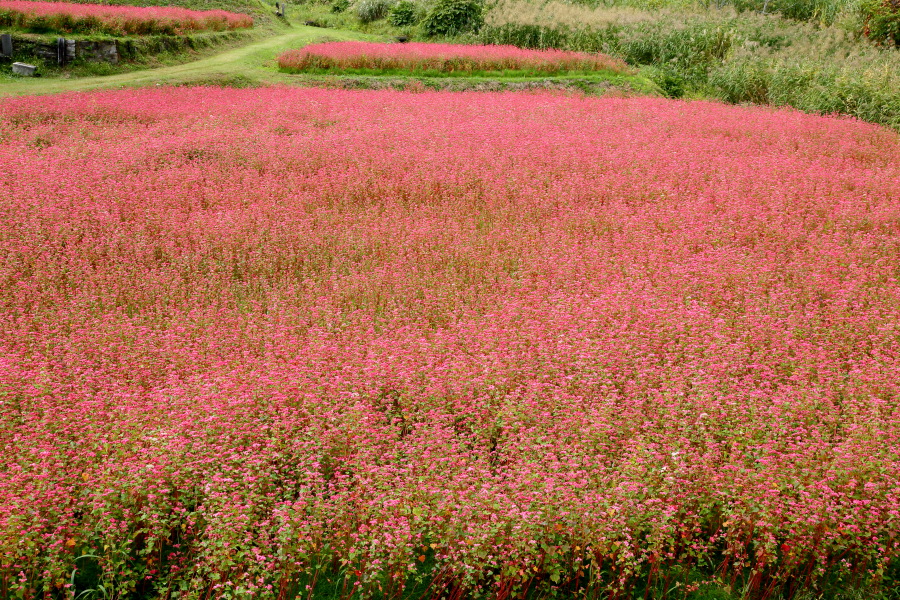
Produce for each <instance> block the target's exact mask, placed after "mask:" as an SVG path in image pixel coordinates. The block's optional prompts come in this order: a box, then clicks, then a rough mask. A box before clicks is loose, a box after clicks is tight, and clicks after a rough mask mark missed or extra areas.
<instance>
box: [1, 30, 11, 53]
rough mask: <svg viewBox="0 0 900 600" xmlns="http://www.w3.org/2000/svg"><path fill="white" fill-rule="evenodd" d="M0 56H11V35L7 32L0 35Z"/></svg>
mask: <svg viewBox="0 0 900 600" xmlns="http://www.w3.org/2000/svg"><path fill="white" fill-rule="evenodd" d="M0 56H12V36H11V35H9V34H8V33H4V34H2V35H0Z"/></svg>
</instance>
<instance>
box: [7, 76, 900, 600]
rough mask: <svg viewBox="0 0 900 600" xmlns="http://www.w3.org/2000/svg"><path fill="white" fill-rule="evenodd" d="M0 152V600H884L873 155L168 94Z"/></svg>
mask: <svg viewBox="0 0 900 600" xmlns="http://www.w3.org/2000/svg"><path fill="white" fill-rule="evenodd" d="M0 133H2V134H3V139H4V141H5V143H4V144H3V145H2V146H0V158H2V160H0V170H2V176H0V181H2V182H3V185H4V186H5V189H4V193H3V194H0V256H2V257H3V260H2V261H0V308H2V314H3V318H2V319H0V403H2V409H0V449H2V452H0V474H2V476H0V595H3V596H4V600H6V598H14V599H21V600H37V599H38V598H60V599H66V598H68V599H71V598H75V597H77V598H79V600H101V599H103V598H106V599H115V600H135V599H138V598H161V599H166V600H169V599H173V598H179V599H183V600H206V599H216V600H226V599H234V600H249V599H250V598H258V599H260V600H285V599H291V600H293V599H301V598H310V597H312V598H313V599H315V598H347V599H349V598H351V597H352V598H356V599H358V600H359V599H362V598H377V599H381V600H385V599H388V598H398V597H400V596H401V595H404V594H405V595H407V596H409V597H412V598H422V597H426V598H427V597H433V598H441V597H443V598H451V599H452V598H457V599H460V600H461V599H463V598H466V599H470V598H479V597H480V598H489V599H496V600H509V599H512V598H521V597H524V596H525V594H526V593H527V592H528V591H530V592H531V594H532V595H531V596H530V597H532V598H541V597H554V596H555V597H558V598H592V599H593V598H597V599H601V598H602V599H606V600H610V599H614V598H618V599H620V600H625V599H631V598H648V599H652V600H660V599H661V598H663V597H665V598H668V599H669V600H674V599H682V600H683V599H684V598H696V599H698V600H699V599H701V598H706V599H707V600H710V599H712V598H718V599H719V600H723V599H725V598H731V597H734V598H741V597H743V598H759V599H764V598H768V599H771V600H774V599H776V598H778V597H779V596H780V597H781V598H790V597H798V598H803V597H805V598H822V597H823V596H822V594H826V593H829V594H830V593H832V592H835V591H836V590H843V591H845V592H849V591H851V590H859V591H860V595H859V596H857V597H858V598H867V599H873V598H878V597H881V598H891V595H890V594H891V593H892V592H896V590H897V589H898V579H897V577H898V569H900V564H898V563H900V560H898V558H900V557H898V554H900V547H898V540H897V538H896V534H897V531H898V527H900V513H898V504H900V404H898V402H897V398H898V394H900V386H898V380H897V372H898V371H900V352H898V323H900V286H898V273H900V221H898V211H897V187H896V183H897V181H898V179H900V145H898V142H897V135H896V134H894V133H893V132H890V131H886V130H884V129H882V128H879V127H876V126H873V125H869V124H865V123H859V122H855V121H851V120H847V119H825V118H820V117H816V116H811V115H805V114H802V113H799V112H796V111H774V110H767V109H760V108H756V107H752V108H746V107H732V106H727V105H724V104H721V103H708V102H693V103H682V102H672V101H669V100H665V99H660V98H656V99H652V98H633V99H617V98H591V97H581V96H575V95H548V94H490V93H458V94H445V93H421V94H410V93H398V92H349V91H338V90H310V89H298V88H265V89H254V90H229V89H221V88H218V89H216V88H206V89H198V88H193V89H178V88H168V89H145V90H137V91H135V90H131V91H121V92H107V93H97V94H82V95H72V94H69V95H65V96H55V97H47V98H33V97H29V98H24V99H20V100H14V101H5V102H4V103H3V104H2V106H0ZM306 586H310V588H315V590H316V591H315V595H311V592H310V591H309V589H308V588H307V587H306ZM711 590H715V592H716V595H704V594H706V593H707V592H709V593H710V594H712V593H713V592H712V591H711ZM667 592H668V595H667V596H666V594H667ZM695 592H696V594H695V595H693V596H692V595H691V594H692V593H695ZM800 592H803V593H805V594H808V595H806V596H799V595H798V594H799V593H800ZM81 594H84V595H81ZM825 597H830V598H837V597H841V596H837V595H835V594H833V595H831V596H825ZM843 597H845V598H846V597H847V596H843ZM893 598H896V595H894V596H893Z"/></svg>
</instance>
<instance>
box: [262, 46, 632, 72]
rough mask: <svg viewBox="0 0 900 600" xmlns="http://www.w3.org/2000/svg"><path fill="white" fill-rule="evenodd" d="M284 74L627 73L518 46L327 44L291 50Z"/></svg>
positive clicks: (579, 56)
mask: <svg viewBox="0 0 900 600" xmlns="http://www.w3.org/2000/svg"><path fill="white" fill-rule="evenodd" d="M278 65H279V67H281V68H282V69H285V70H289V71H298V72H310V71H313V72H319V71H324V72H339V73H346V72H348V71H354V72H356V71H363V72H368V73H375V74H378V73H384V72H401V73H412V74H416V73H436V74H442V75H453V74H463V75H466V74H473V73H485V72H488V73H500V74H504V73H506V74H516V73H519V74H525V75H560V74H568V73H594V72H598V71H600V72H609V73H628V72H630V69H629V68H628V66H627V65H626V64H625V63H624V62H622V61H621V60H617V59H613V58H610V57H608V56H604V55H602V54H595V53H592V54H587V53H583V52H565V51H562V50H524V49H522V48H517V47H516V46H498V45H491V46H475V45H459V44H421V43H407V44H383V43H382V44H379V43H372V42H327V43H322V44H311V45H308V46H305V47H303V48H299V49H295V50H289V51H287V52H285V53H283V54H281V55H280V56H279V57H278Z"/></svg>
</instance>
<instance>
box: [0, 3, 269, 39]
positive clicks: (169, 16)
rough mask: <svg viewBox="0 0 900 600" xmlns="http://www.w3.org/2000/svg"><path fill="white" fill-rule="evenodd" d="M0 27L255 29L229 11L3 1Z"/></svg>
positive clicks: (124, 31)
mask: <svg viewBox="0 0 900 600" xmlns="http://www.w3.org/2000/svg"><path fill="white" fill-rule="evenodd" d="M0 26H4V27H16V28H19V29H24V30H27V31H35V32H47V31H52V32H60V33H103V34H109V35H154V34H185V33H188V32H193V31H224V30H228V29H239V28H244V27H252V26H253V19H252V18H251V17H249V16H248V15H244V14H238V13H233V12H228V11H225V10H209V11H197V10H189V9H185V8H180V7H173V6H151V7H135V6H104V5H101V4H77V3H71V2H34V1H31V0H0Z"/></svg>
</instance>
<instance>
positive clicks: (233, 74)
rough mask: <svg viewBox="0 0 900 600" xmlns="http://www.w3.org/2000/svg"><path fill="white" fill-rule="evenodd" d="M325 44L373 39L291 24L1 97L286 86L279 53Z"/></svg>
mask: <svg viewBox="0 0 900 600" xmlns="http://www.w3.org/2000/svg"><path fill="white" fill-rule="evenodd" d="M325 39H329V40H364V39H376V38H375V36H370V35H365V34H362V33H357V32H352V31H341V30H336V29H320V28H317V27H306V26H303V25H295V26H294V27H292V28H291V30H290V31H289V32H286V33H281V34H277V35H274V36H272V37H268V38H265V39H262V40H259V41H255V42H251V43H250V44H247V45H245V46H241V47H238V48H232V49H230V50H226V51H225V52H222V53H220V54H215V55H213V56H209V57H207V58H202V59H200V60H195V61H192V62H188V63H184V64H180V65H174V66H168V67H160V68H157V69H144V70H140V71H131V72H129V73H121V74H118V75H107V76H102V77H83V78H78V79H63V78H47V79H43V78H21V79H16V80H14V81H9V82H3V83H0V97H2V96H19V95H25V94H54V93H58V92H65V91H85V90H95V89H109V88H121V87H141V86H149V85H156V84H166V85H171V84H179V83H192V82H197V83H202V82H216V81H223V82H229V81H232V82H234V81H246V82H247V83H290V82H291V81H296V77H295V76H292V75H289V74H287V73H281V72H279V71H278V68H277V65H276V64H275V57H276V56H277V55H278V54H279V53H280V52H281V51H283V50H287V49H289V48H296V47H298V46H303V45H306V44H309V43H311V42H315V41H319V40H325Z"/></svg>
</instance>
